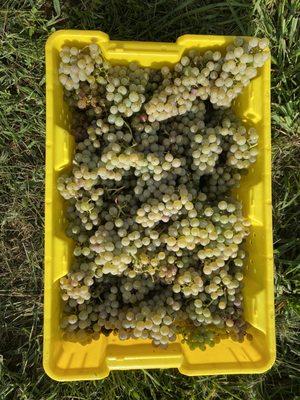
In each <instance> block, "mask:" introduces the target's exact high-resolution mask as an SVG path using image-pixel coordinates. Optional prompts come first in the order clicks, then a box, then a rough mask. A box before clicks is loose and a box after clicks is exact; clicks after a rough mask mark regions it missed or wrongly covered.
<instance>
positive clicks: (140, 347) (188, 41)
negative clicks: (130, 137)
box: [43, 30, 275, 381]
mask: <svg viewBox="0 0 300 400" xmlns="http://www.w3.org/2000/svg"><path fill="white" fill-rule="evenodd" d="M233 40H234V37H233V36H203V35H184V36H181V37H179V38H178V39H177V41H176V43H154V42H132V41H127V42H126V41H114V40H110V39H109V36H108V35H107V34H105V33H103V32H100V31H76V30H62V31H58V32H55V33H54V34H52V35H51V36H50V37H49V39H48V41H47V43H46V194H45V297H44V298H45V300H44V302H45V304H44V348H43V365H44V369H45V371H46V373H47V374H48V375H49V376H50V377H51V378H53V379H55V380H59V381H72V380H87V379H101V378H104V377H106V376H107V375H108V374H109V372H110V371H111V370H121V369H122V370H128V369H137V368H143V369H144V368H178V370H179V371H180V372H181V373H182V374H185V375H213V374H250V373H251V374H252V373H261V372H264V371H266V370H268V369H269V368H270V367H271V366H272V364H273V362H274V360H275V327H274V286H273V248H272V214H271V208H272V203H271V137H270V61H267V62H266V64H265V65H264V67H262V68H261V69H260V70H259V74H258V76H257V77H256V78H255V79H254V80H253V81H252V82H251V83H250V85H249V86H248V87H247V88H246V89H245V90H244V91H243V93H242V94H241V95H240V96H239V97H238V98H237V99H236V101H235V103H234V109H235V112H236V113H237V115H239V116H240V117H241V118H242V119H244V120H247V121H249V122H251V124H252V125H254V126H255V127H256V128H257V130H258V133H259V137H260V139H259V155H258V159H257V162H256V164H254V165H253V166H252V167H251V168H250V171H249V174H248V175H247V176H245V177H244V178H243V180H242V184H241V187H240V189H239V190H237V194H236V195H237V197H238V198H239V199H240V200H241V201H242V202H243V205H244V215H245V216H246V217H247V218H249V220H250V221H251V224H252V227H251V234H250V236H249V237H248V238H247V241H246V245H245V247H246V250H247V252H248V254H249V256H248V263H247V266H246V268H245V280H244V283H245V288H244V298H245V300H244V316H245V319H246V320H247V322H249V323H250V325H251V328H250V330H249V332H250V333H251V334H252V336H253V340H252V341H249V340H245V341H244V342H243V343H239V342H233V341H232V340H230V339H226V340H223V341H221V342H220V343H219V344H217V345H215V346H214V347H213V348H210V347H208V348H207V350H205V351H204V352H203V351H201V350H193V351H192V350H190V349H189V347H188V346H187V345H184V344H182V343H181V341H180V338H178V339H177V342H175V343H172V344H170V345H169V347H168V348H167V349H160V348H155V347H153V346H152V344H151V343H150V340H142V339H140V340H133V339H130V340H126V341H120V340H119V339H118V338H117V336H114V335H110V336H109V337H105V336H104V335H101V336H100V339H99V340H97V341H92V343H90V344H87V345H85V346H83V345H81V344H79V343H74V342H68V341H65V340H64V339H63V337H62V331H61V329H60V323H59V322H60V316H61V304H62V303H61V300H60V288H59V279H60V278H61V277H62V276H64V275H65V274H66V273H67V272H68V270H69V268H70V261H71V258H72V250H73V247H74V244H73V242H72V240H70V239H68V238H67V237H66V236H65V233H64V232H65V224H66V221H65V217H64V207H65V205H64V201H63V199H62V198H61V196H60V195H59V193H58V191H57V189H56V181H57V178H58V176H59V175H60V174H61V172H62V171H63V170H65V169H67V168H69V166H70V165H71V161H72V154H73V150H74V140H73V137H72V136H71V135H70V133H69V121H70V114H69V111H68V108H67V105H66V104H65V103H64V101H63V89H62V86H61V84H60V83H59V80H58V64H59V51H60V49H61V47H62V46H63V45H74V46H78V47H84V46H86V45H88V44H90V43H97V44H98V45H99V46H100V48H101V50H102V52H103V55H104V57H105V59H107V60H108V61H110V62H111V63H112V64H127V63H128V62H131V61H137V62H138V63H139V64H140V65H142V66H151V67H154V68H159V67H161V66H162V65H166V64H167V65H172V64H175V63H176V62H178V61H179V59H180V57H181V56H182V54H183V53H184V52H185V50H187V49H189V48H192V47H196V48H199V49H201V50H203V51H205V50H206V49H220V50H222V49H224V48H225V47H226V46H227V45H228V44H229V43H230V42H232V41H233Z"/></svg>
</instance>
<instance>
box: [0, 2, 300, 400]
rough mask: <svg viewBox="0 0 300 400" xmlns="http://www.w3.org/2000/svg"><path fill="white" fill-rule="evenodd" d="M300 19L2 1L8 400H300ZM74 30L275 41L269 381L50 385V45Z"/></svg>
mask: <svg viewBox="0 0 300 400" xmlns="http://www.w3.org/2000/svg"><path fill="white" fill-rule="evenodd" d="M299 14H300V2H299V1H298V0H290V1H287V0H252V1H251V0H225V1H214V0H212V1H209V0H207V1H205V0H148V1H147V0H90V1H85V0H77V1H75V0H53V1H51V0H48V1H41V0H39V1H33V0H2V1H1V6H0V48H1V51H0V128H1V131H0V180H1V185H0V254H1V256H0V354H1V355H2V356H1V358H0V399H1V400H2V399H3V400H4V399H5V400H6V399H13V400H18V399H22V400H50V399H55V400H67V399H68V400H71V399H72V400H75V399H76V400H77V399H78V400H79V399H82V400H93V399H97V400H98V399H105V400H106V399H107V400H113V399H120V400H123V399H124V400H125V399H135V400H140V399H141V400H149V399H157V400H159V399H163V400H165V399H166V400H167V399H176V400H177V399H178V400H184V399H189V400H202V399H205V400H208V399H209V400H214V399H220V400H229V399H237V400H270V399H272V400H281V399H284V400H296V399H300V389H299V388H300V379H299V378H300V373H299V372H300V365H299V353H300V350H299V341H300V336H299V326H300V321H299V314H300V309H299V308H300V306H299V300H297V295H299V292H300V290H299V264H300V256H299V254H300V251H299V250H300V235H299V231H300V230H299V218H300V207H299V197H300V168H299V161H300V128H299V119H300V118H299V91H298V85H299V80H298V81H297V73H298V79H299V69H300V68H299V55H300V52H299V32H300V27H299ZM65 28H75V29H96V30H97V29H99V30H102V31H105V32H107V33H109V35H110V37H111V38H113V39H125V40H126V39H127V40H155V41H158V40H159V41H174V40H175V39H176V38H177V37H178V36H179V35H181V34H184V33H194V34H229V35H231V34H234V35H235V34H238V35H241V34H242V35H245V34H249V35H252V34H255V35H258V36H266V37H268V38H269V39H270V41H271V49H272V143H273V147H272V152H273V172H272V173H273V217H274V224H273V226H274V252H275V266H276V282H275V284H276V326H277V328H276V330H277V360H276V363H275V365H274V367H273V368H272V369H271V370H270V371H269V372H267V373H265V374H262V375H252V376H243V375H240V376H221V377H194V378H190V377H185V376H182V375H180V374H179V373H178V372H177V371H176V370H166V371H163V370H162V371H159V370H150V371H133V372H114V373H111V375H110V376H109V378H107V379H105V380H103V381H97V382H83V383H57V382H54V381H52V380H51V379H50V378H48V377H47V376H46V375H45V373H44V371H43V368H42V318H43V224H44V216H43V212H44V211H43V205H44V149H45V146H44V142H45V66H44V44H45V41H46V39H47V37H48V36H49V34H50V33H51V32H53V31H55V30H58V29H65ZM297 82H298V83H297ZM298 299H299V298H298ZM297 301H298V303H297Z"/></svg>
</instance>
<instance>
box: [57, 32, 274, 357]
mask: <svg viewBox="0 0 300 400" xmlns="http://www.w3.org/2000/svg"><path fill="white" fill-rule="evenodd" d="M267 46H268V43H267V41H266V39H257V38H251V39H250V40H245V39H242V38H237V39H236V40H235V42H234V43H232V44H231V45H230V46H228V47H227V49H226V51H225V52H222V51H210V50H208V51H205V52H201V51H200V50H195V49H193V50H190V51H188V52H187V53H186V54H184V55H183V56H182V58H181V59H180V60H179V62H178V63H177V64H176V65H174V67H173V68H170V67H167V66H162V68H161V69H160V70H159V69H151V68H143V67H141V66H140V65H138V64H136V63H130V64H128V65H111V64H110V63H109V61H107V60H105V58H104V56H103V54H102V53H101V49H100V48H99V47H98V46H97V44H91V45H89V46H86V47H84V48H82V49H78V48H76V47H63V48H62V50H61V52H60V57H61V63H60V66H59V81H60V82H61V84H62V86H63V88H64V97H65V101H66V102H67V103H68V105H69V106H70V108H71V110H72V112H73V123H72V133H73V135H74V136H75V140H76V149H75V154H74V158H73V164H72V169H71V171H69V172H67V173H63V174H62V175H61V176H60V177H59V178H58V182H57V188H58V190H59V192H60V194H61V196H62V197H63V198H64V199H65V200H66V203H67V219H68V226H67V229H66V234H67V235H68V236H69V237H70V238H72V239H73V240H74V243H75V247H74V259H73V263H72V267H71V270H70V272H69V273H68V274H67V275H66V276H65V277H63V278H61V280H60V286H61V295H62V300H63V304H64V305H63V316H62V320H61V328H62V329H63V330H64V331H65V333H66V335H67V336H68V338H69V339H70V340H81V341H83V342H84V341H89V340H92V339H96V338H98V337H99V335H100V334H104V335H108V334H116V335H118V337H119V338H120V339H121V340H126V339H129V338H134V339H150V340H151V341H152V343H153V344H154V345H155V346H160V347H166V346H168V344H169V343H170V342H173V341H175V340H176V338H177V336H178V335H180V337H181V340H183V342H186V343H187V344H188V345H189V346H190V347H191V348H192V349H194V348H200V349H203V350H204V349H205V348H206V346H207V345H209V346H213V345H214V344H215V343H218V342H219V341H220V340H221V339H223V338H226V337H231V338H232V339H233V340H238V341H242V340H243V339H244V336H245V335H246V332H247V323H246V321H244V319H243V293H242V289H243V274H244V271H243V270H244V265H245V260H246V253H245V251H244V250H243V242H244V240H245V238H246V237H247V236H248V235H249V230H250V229H251V227H250V224H249V221H248V220H247V219H245V218H244V217H243V212H242V211H243V210H242V204H241V203H240V202H238V201H237V199H236V198H235V197H234V196H233V195H232V189H233V188H236V187H238V186H239V184H240V180H241V178H242V176H243V175H244V174H245V173H246V172H247V170H248V169H249V167H250V166H251V165H252V164H253V163H254V162H255V160H256V157H257V154H258V151H257V143H258V139H259V135H258V133H257V132H256V130H255V128H254V127H252V126H251V124H249V123H248V122H245V121H241V120H239V118H237V116H236V115H235V114H234V113H233V111H232V109H231V108H230V107H231V105H232V102H233V101H234V99H235V98H236V97H237V96H238V95H239V94H240V93H241V92H242V91H243V89H244V88H245V87H246V86H247V85H248V84H249V82H250V80H251V79H253V78H254V77H255V76H257V74H259V68H260V67H261V66H262V65H263V64H264V62H265V61H266V60H267V58H268V55H269V53H268V52H267V50H266V48H267Z"/></svg>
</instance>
